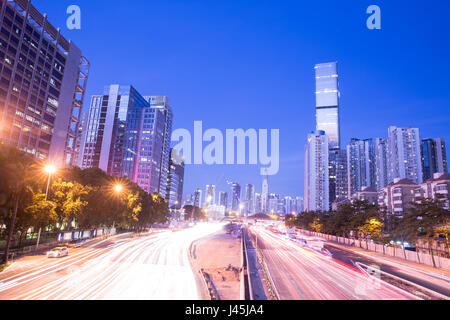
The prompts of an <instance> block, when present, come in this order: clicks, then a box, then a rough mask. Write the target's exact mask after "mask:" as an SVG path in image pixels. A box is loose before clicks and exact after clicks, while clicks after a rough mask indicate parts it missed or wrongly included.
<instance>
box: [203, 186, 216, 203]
mask: <svg viewBox="0 0 450 320" xmlns="http://www.w3.org/2000/svg"><path fill="white" fill-rule="evenodd" d="M215 204H216V186H214V185H207V186H206V193H205V208H208V207H209V206H212V205H215Z"/></svg>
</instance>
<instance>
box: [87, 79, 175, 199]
mask: <svg viewBox="0 0 450 320" xmlns="http://www.w3.org/2000/svg"><path fill="white" fill-rule="evenodd" d="M166 126H167V116H166V113H165V112H164V110H163V109H162V108H160V107H153V106H151V105H150V104H149V102H148V101H147V100H146V99H145V98H144V97H143V96H142V95H141V94H139V92H137V91H136V89H135V88H133V87H132V86H121V85H111V86H106V87H105V89H104V93H103V95H101V96H100V95H97V96H93V97H92V98H91V105H90V110H89V117H88V121H87V125H86V133H85V134H84V135H83V137H84V141H83V142H82V144H81V151H82V154H81V160H80V161H81V167H82V168H100V169H102V170H103V171H105V172H107V173H108V174H109V175H112V176H117V177H126V178H128V179H130V180H131V181H133V182H135V183H137V184H138V185H139V186H140V187H141V188H142V189H144V190H145V191H146V192H148V193H159V194H160V195H161V196H163V197H164V198H166V193H167V181H168V180H167V179H168V170H169V163H168V162H167V170H166V169H164V168H166V165H165V164H163V162H166V158H165V156H164V153H165V150H166V149H165V139H166V138H165V135H166ZM169 154H170V150H169ZM169 156H170V155H169ZM166 171H167V174H164V177H165V182H164V183H162V180H161V176H162V175H163V172H166Z"/></svg>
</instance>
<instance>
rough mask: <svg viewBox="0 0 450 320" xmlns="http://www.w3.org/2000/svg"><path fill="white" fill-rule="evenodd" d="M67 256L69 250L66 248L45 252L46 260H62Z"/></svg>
mask: <svg viewBox="0 0 450 320" xmlns="http://www.w3.org/2000/svg"><path fill="white" fill-rule="evenodd" d="M68 255H69V249H68V248H66V247H57V248H54V249H52V250H50V251H49V252H47V258H62V257H66V256H68Z"/></svg>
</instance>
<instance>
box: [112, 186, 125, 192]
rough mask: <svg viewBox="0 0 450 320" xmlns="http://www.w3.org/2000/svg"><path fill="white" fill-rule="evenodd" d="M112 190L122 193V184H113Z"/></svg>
mask: <svg viewBox="0 0 450 320" xmlns="http://www.w3.org/2000/svg"><path fill="white" fill-rule="evenodd" d="M114 191H115V192H116V193H122V191H123V186H122V185H121V184H117V185H115V186H114Z"/></svg>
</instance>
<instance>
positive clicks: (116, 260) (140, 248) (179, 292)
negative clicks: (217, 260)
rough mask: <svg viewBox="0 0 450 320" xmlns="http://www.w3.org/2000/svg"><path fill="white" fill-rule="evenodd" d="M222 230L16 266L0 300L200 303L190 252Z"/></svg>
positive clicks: (104, 246) (1, 282)
mask: <svg viewBox="0 0 450 320" xmlns="http://www.w3.org/2000/svg"><path fill="white" fill-rule="evenodd" d="M222 228H223V224H201V225H197V226H195V227H194V228H191V229H186V230H183V231H179V232H162V233H155V234H151V235H149V236H143V237H141V238H138V239H108V240H104V241H101V242H99V243H96V244H94V245H92V246H89V247H87V248H84V249H77V251H76V253H74V254H71V255H70V256H69V257H66V258H62V259H59V260H50V259H46V258H38V259H36V260H35V262H34V264H35V265H34V266H31V267H27V268H28V270H26V271H23V270H19V268H17V269H16V266H13V267H12V268H11V270H8V272H7V273H5V274H4V275H0V300H129V299H133V300H184V299H191V300H198V299H200V296H199V290H198V288H197V282H196V279H195V275H194V272H193V271H192V268H191V265H190V261H189V248H190V245H191V244H192V243H193V242H194V241H196V240H198V239H200V238H203V237H205V236H208V235H211V234H213V233H215V232H217V231H219V230H220V229H222ZM78 250H79V251H78ZM24 265H26V264H24ZM22 267H23V265H22ZM2 276H3V277H2Z"/></svg>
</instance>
